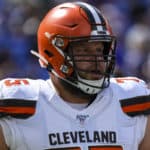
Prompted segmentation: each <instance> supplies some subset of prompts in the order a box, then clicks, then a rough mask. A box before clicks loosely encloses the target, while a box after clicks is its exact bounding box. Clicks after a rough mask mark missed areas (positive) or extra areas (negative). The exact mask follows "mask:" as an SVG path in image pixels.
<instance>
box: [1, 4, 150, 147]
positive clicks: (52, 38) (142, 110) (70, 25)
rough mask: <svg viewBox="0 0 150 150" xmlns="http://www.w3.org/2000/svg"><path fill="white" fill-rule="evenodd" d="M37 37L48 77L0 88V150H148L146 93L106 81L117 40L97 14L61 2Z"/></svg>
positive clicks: (135, 82)
mask: <svg viewBox="0 0 150 150" xmlns="http://www.w3.org/2000/svg"><path fill="white" fill-rule="evenodd" d="M37 36H38V49H39V51H38V52H36V51H31V52H32V54H34V55H35V56H37V57H38V59H39V62H40V65H41V66H42V67H44V68H46V69H47V70H48V72H49V74H50V79H48V80H46V81H44V80H40V79H39V80H32V79H28V78H25V79H14V78H7V79H4V80H2V81H1V82H0V149H1V150H8V149H10V150H150V142H149V139H150V119H149V113H150V90H149V89H148V88H147V85H146V84H145V82H144V81H142V80H140V79H138V78H136V77H124V78H112V76H111V75H112V73H113V70H114V66H115V46H116V38H115V36H114V35H113V33H112V31H111V27H110V25H109V23H108V22H107V20H106V18H105V17H104V16H103V14H102V13H101V11H99V10H98V9H97V8H95V7H94V6H92V5H90V4H87V3H83V2H70V3H63V4H60V5H58V6H56V7H54V8H53V9H52V10H50V11H49V12H48V13H47V15H46V16H45V17H44V19H43V20H42V22H41V24H40V26H39V29H38V34H37Z"/></svg>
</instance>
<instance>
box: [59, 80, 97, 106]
mask: <svg viewBox="0 0 150 150" xmlns="http://www.w3.org/2000/svg"><path fill="white" fill-rule="evenodd" d="M59 80H60V83H61V85H62V86H63V87H64V89H66V90H67V91H68V92H70V93H71V94H72V95H74V96H75V97H77V98H83V99H86V100H87V102H88V103H89V104H91V103H92V102H93V101H94V100H95V98H96V96H97V94H87V93H84V92H83V91H82V90H80V89H79V88H77V87H75V86H73V85H71V84H69V83H67V82H65V81H64V80H62V79H60V78H59Z"/></svg>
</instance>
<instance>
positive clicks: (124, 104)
mask: <svg viewBox="0 0 150 150" xmlns="http://www.w3.org/2000/svg"><path fill="white" fill-rule="evenodd" d="M114 82H115V83H117V85H119V87H120V90H119V92H118V95H119V100H120V105H121V108H122V110H123V112H124V113H126V114H127V115H129V116H131V117H134V116H139V115H149V114H150V89H149V88H148V86H147V84H146V83H145V82H144V81H143V80H141V79H138V78H135V77H127V78H116V79H115V81H114Z"/></svg>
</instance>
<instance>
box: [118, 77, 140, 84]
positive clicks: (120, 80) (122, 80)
mask: <svg viewBox="0 0 150 150" xmlns="http://www.w3.org/2000/svg"><path fill="white" fill-rule="evenodd" d="M116 81H117V82H118V83H124V82H125V81H135V82H140V80H138V79H137V78H134V77H133V78H116Z"/></svg>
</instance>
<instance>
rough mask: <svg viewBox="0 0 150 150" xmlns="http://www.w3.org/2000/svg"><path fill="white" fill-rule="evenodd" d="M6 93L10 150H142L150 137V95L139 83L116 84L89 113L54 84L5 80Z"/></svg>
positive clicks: (0, 99)
mask: <svg viewBox="0 0 150 150" xmlns="http://www.w3.org/2000/svg"><path fill="white" fill-rule="evenodd" d="M0 89H1V90H0V115H1V119H0V125H1V126H2V129H3V133H4V137H5V140H6V143H7V145H8V146H9V147H10V150H138V145H139V143H140V142H141V140H142V138H143V137H144V134H145V127H146V122H147V117H146V116H145V115H144V114H146V113H147V110H148V109H150V106H148V105H147V107H146V108H145V107H144V106H145V104H146V103H147V104H148V102H147V99H148V98H147V97H146V95H149V94H150V92H149V90H148V89H147V87H146V85H145V84H144V82H143V81H141V80H139V79H137V78H117V79H111V81H110V86H109V87H108V88H106V89H104V90H103V91H102V92H101V93H100V94H98V95H97V97H96V99H95V100H94V102H93V103H92V104H91V105H89V106H88V107H87V108H84V109H83V110H77V109H74V108H72V107H71V106H70V105H68V104H67V103H66V102H65V101H63V100H62V99H61V97H59V96H58V95H57V93H56V91H55V89H54V88H53V86H52V84H51V81H50V79H49V80H47V81H43V80H31V79H5V80H2V81H1V83H0ZM149 100H150V99H149ZM141 106H143V107H141Z"/></svg>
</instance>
